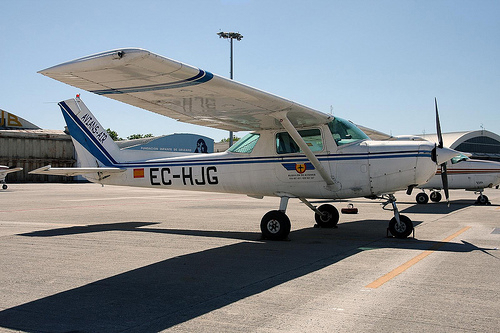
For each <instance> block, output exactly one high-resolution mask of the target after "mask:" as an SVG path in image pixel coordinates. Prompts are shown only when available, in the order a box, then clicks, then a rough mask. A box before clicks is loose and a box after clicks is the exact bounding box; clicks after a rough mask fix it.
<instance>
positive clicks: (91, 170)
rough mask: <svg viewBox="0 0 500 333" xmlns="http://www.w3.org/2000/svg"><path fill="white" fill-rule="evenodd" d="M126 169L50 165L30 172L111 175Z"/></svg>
mask: <svg viewBox="0 0 500 333" xmlns="http://www.w3.org/2000/svg"><path fill="white" fill-rule="evenodd" d="M125 170H126V169H120V168H53V167H52V166H50V165H46V166H44V167H41V168H38V169H35V170H33V171H30V172H29V174H35V175H53V176H84V175H89V174H95V173H100V174H101V175H109V174H112V173H119V172H124V171H125Z"/></svg>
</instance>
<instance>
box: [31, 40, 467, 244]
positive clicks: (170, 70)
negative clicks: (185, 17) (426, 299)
mask: <svg viewBox="0 0 500 333" xmlns="http://www.w3.org/2000/svg"><path fill="white" fill-rule="evenodd" d="M40 73H41V74H43V75H46V76H48V77H51V78H54V79H56V80H59V81H62V82H64V83H67V84H70V85H72V86H75V87H78V88H81V89H85V90H88V91H90V92H93V93H96V94H98V95H102V96H106V97H109V98H113V99H116V100H119V101H122V102H125V103H127V104H131V105H134V106H137V107H140V108H143V109H146V110H149V111H153V112H156V113H159V114H162V115H165V116H167V117H171V118H174V119H177V120H180V121H183V122H187V123H192V124H197V125H204V126H210V127H214V128H218V129H222V130H228V131H252V132H251V133H250V134H248V135H246V136H245V137H243V138H242V139H241V140H239V141H238V142H237V143H236V144H235V145H234V146H232V147H231V148H229V150H227V151H226V152H223V153H215V154H193V155H189V156H186V155H184V156H173V155H172V154H171V153H164V155H163V156H162V157H160V156H159V155H158V154H157V153H154V154H153V155H147V152H137V151H134V152H130V151H123V150H120V149H119V148H118V147H117V145H116V144H115V143H114V142H113V140H112V139H111V138H110V137H109V136H108V135H107V133H106V130H105V127H103V126H102V125H101V124H100V123H99V122H98V121H97V120H96V118H95V116H94V115H93V114H92V113H91V112H90V111H89V110H88V109H87V107H86V106H85V104H84V103H83V102H82V101H81V100H80V99H79V98H78V97H77V98H76V99H69V100H66V101H63V102H60V103H59V106H60V107H61V110H62V113H63V115H64V118H65V120H66V123H67V125H68V129H69V131H70V134H71V136H72V138H73V142H74V144H75V148H76V151H77V154H78V156H79V158H80V160H81V161H82V167H81V168H52V167H50V166H46V167H43V168H40V169H37V170H34V171H32V173H38V174H53V175H83V176H84V177H86V178H87V179H89V180H90V181H93V182H98V183H101V184H111V185H127V186H141V187H151V188H165V189H182V190H196V191H207V192H225V193H240V194H246V195H248V196H250V197H255V198H262V197H264V196H275V197H279V198H280V204H279V209H277V210H272V211H270V212H268V213H267V214H265V215H264V217H263V218H262V221H261V230H262V234H263V237H264V238H267V239H278V240H279V239H285V238H287V236H288V234H289V232H290V228H291V225H290V220H289V218H288V217H287V215H286V214H285V212H286V208H287V204H288V201H289V199H290V198H297V199H299V200H300V201H302V202H303V203H304V204H305V205H306V206H308V207H309V208H311V209H312V210H313V211H314V212H315V220H316V222H317V224H318V225H319V226H322V227H333V226H335V225H336V224H337V222H338V220H339V213H338V211H337V209H336V208H335V207H334V206H332V205H330V204H323V205H321V206H319V207H316V206H314V205H313V204H312V203H311V202H310V201H309V200H308V199H330V200H338V199H345V198H355V197H369V198H373V199H375V198H383V199H385V200H386V202H385V204H384V207H385V205H388V204H391V206H392V210H393V212H394V217H393V218H392V219H391V220H390V222H389V230H390V232H391V234H392V235H393V236H395V237H399V238H406V237H408V236H409V235H410V234H411V232H412V231H413V223H412V222H411V220H410V219H409V218H408V217H406V216H404V215H400V214H399V212H398V209H397V205H396V198H395V197H394V192H396V191H399V190H404V189H408V190H411V189H412V188H413V187H415V186H417V185H419V184H424V183H425V182H427V181H428V180H429V179H430V178H431V177H432V176H433V175H434V174H435V172H436V164H437V165H442V164H443V163H444V162H445V161H447V160H449V159H451V158H452V157H453V156H455V155H457V152H456V151H453V150H451V149H447V148H443V147H442V145H435V144H433V143H430V142H388V141H371V140H369V138H368V137H367V136H366V135H365V134H364V133H363V132H362V131H361V130H360V129H359V128H357V127H356V126H355V125H354V124H352V123H350V122H349V121H346V120H343V119H341V118H338V117H333V116H331V115H327V114H324V113H322V112H319V111H316V110H314V109H311V108H309V107H306V106H303V105H300V104H297V103H295V102H292V101H290V100H287V99H284V98H281V97H278V96H275V95H273V94H270V93H266V92H264V91H261V90H257V89H255V88H252V87H249V86H246V85H243V84H241V83H238V82H235V81H232V80H229V79H226V78H223V77H220V76H217V75H214V74H212V73H210V72H207V71H204V70H201V69H198V68H195V67H192V66H189V65H186V64H183V63H180V62H177V61H174V60H171V59H167V58H164V57H161V56H159V55H156V54H153V53H151V52H149V51H147V50H143V49H120V50H113V51H108V52H104V53H99V54H95V55H91V56H88V57H84V58H81V59H77V60H74V61H70V62H67V63H63V64H61V65H57V66H54V67H51V68H48V69H45V70H42V71H40ZM436 116H437V106H436ZM438 133H440V128H439V122H438ZM137 154H138V155H137Z"/></svg>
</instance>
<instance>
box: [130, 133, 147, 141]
mask: <svg viewBox="0 0 500 333" xmlns="http://www.w3.org/2000/svg"><path fill="white" fill-rule="evenodd" d="M152 137H153V134H151V133H148V134H132V135H129V136H127V140H135V139H142V138H152Z"/></svg>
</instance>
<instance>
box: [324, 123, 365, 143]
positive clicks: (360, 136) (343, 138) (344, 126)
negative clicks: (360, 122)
mask: <svg viewBox="0 0 500 333" xmlns="http://www.w3.org/2000/svg"><path fill="white" fill-rule="evenodd" d="M328 127H329V128H330V132H332V135H333V139H334V140H335V143H336V144H337V146H342V145H345V144H348V143H353V142H356V141H361V140H369V139H370V138H369V137H368V136H367V135H366V134H365V133H364V132H363V131H362V130H360V129H359V128H358V127H357V126H356V125H354V124H353V123H351V122H349V121H347V120H344V119H342V118H337V117H335V119H334V120H332V121H331V122H330V123H328Z"/></svg>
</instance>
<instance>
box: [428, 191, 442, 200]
mask: <svg viewBox="0 0 500 333" xmlns="http://www.w3.org/2000/svg"><path fill="white" fill-rule="evenodd" d="M430 198H431V201H432V202H439V201H441V199H442V198H443V196H442V195H441V193H439V192H436V191H434V192H432V193H431V196H430Z"/></svg>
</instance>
